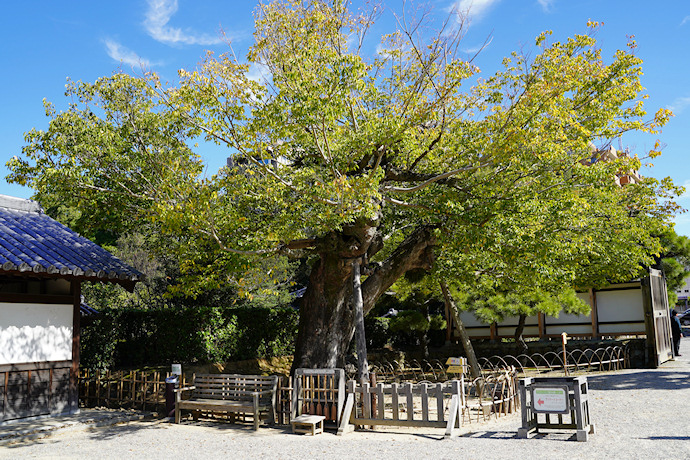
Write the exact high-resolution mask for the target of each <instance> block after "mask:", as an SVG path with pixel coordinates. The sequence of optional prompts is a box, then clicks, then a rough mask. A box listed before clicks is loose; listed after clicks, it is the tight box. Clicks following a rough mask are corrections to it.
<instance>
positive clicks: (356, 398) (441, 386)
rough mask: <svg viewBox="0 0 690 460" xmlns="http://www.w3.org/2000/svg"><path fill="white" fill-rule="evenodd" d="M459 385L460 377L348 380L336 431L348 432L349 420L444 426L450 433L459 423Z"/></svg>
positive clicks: (461, 398)
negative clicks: (434, 380) (412, 380)
mask: <svg viewBox="0 0 690 460" xmlns="http://www.w3.org/2000/svg"><path fill="white" fill-rule="evenodd" d="M463 388H464V382H463V380H453V381H450V382H446V383H417V384H412V383H406V384H402V385H399V384H397V383H392V384H383V383H379V384H377V385H376V386H371V385H369V384H368V383H364V384H362V385H358V384H357V383H356V382H355V381H354V380H350V381H349V382H348V383H347V393H348V394H347V400H346V402H345V411H344V412H343V422H342V423H341V424H340V427H339V428H338V434H345V433H346V432H348V431H349V427H350V425H349V424H352V425H369V426H377V425H392V426H411V427H437V428H446V436H451V435H452V434H453V433H454V432H455V430H456V428H459V427H460V425H461V424H462V421H461V419H462V412H463V408H464V407H465V395H464V391H463ZM446 409H448V416H447V417H446V415H445V413H446Z"/></svg>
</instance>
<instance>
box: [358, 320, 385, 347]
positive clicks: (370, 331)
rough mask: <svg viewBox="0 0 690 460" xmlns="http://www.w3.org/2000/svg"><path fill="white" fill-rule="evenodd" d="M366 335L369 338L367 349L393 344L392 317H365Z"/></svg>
mask: <svg viewBox="0 0 690 460" xmlns="http://www.w3.org/2000/svg"><path fill="white" fill-rule="evenodd" d="M364 336H365V337H366V339H367V350H369V349H378V348H385V347H387V346H389V345H390V344H391V331H390V318H382V317H378V316H367V317H365V318H364Z"/></svg>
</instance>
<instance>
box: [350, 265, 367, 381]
mask: <svg viewBox="0 0 690 460" xmlns="http://www.w3.org/2000/svg"><path fill="white" fill-rule="evenodd" d="M359 265H360V261H359V260H357V261H356V262H355V263H354V264H353V266H352V269H353V270H352V287H353V289H354V292H353V293H352V304H353V306H354V308H355V336H356V339H357V379H358V380H359V383H361V384H364V383H365V382H368V381H369V363H368V362H367V340H366V336H365V334H364V302H363V300H362V285H361V282H360V274H359V268H360V267H359Z"/></svg>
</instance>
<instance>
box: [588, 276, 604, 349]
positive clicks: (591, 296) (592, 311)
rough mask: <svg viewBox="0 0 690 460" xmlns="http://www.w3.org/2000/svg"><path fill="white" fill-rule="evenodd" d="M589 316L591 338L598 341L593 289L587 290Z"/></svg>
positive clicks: (595, 300) (597, 320) (595, 302)
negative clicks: (590, 318) (590, 319)
mask: <svg viewBox="0 0 690 460" xmlns="http://www.w3.org/2000/svg"><path fill="white" fill-rule="evenodd" d="M589 306H590V316H591V317H592V337H593V338H595V339H599V338H600V337H601V334H599V312H598V311H597V293H596V291H595V290H594V289H593V288H590V289H589Z"/></svg>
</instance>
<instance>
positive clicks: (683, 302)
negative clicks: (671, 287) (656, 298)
mask: <svg viewBox="0 0 690 460" xmlns="http://www.w3.org/2000/svg"><path fill="white" fill-rule="evenodd" d="M688 294H690V277H688V278H685V283H684V284H683V285H682V286H681V287H679V288H678V289H676V295H677V296H678V301H677V302H676V305H677V306H679V307H681V310H682V311H685V310H687V309H688Z"/></svg>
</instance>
